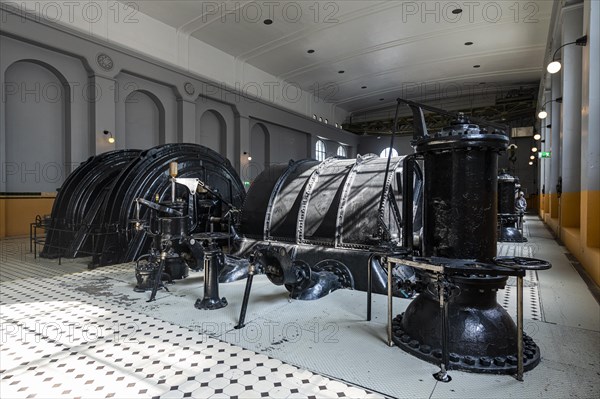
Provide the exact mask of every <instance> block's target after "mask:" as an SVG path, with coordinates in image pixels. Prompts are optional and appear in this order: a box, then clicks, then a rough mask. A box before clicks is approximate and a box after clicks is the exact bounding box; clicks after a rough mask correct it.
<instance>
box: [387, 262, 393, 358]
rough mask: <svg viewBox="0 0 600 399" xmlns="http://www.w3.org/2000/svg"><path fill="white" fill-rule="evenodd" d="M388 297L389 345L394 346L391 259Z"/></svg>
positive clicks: (388, 268)
mask: <svg viewBox="0 0 600 399" xmlns="http://www.w3.org/2000/svg"><path fill="white" fill-rule="evenodd" d="M387 299H388V325H387V338H388V346H393V345H394V342H393V341H392V313H393V304H392V299H393V297H392V262H390V261H389V260H388V262H387Z"/></svg>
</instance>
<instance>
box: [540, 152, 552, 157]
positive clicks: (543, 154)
mask: <svg viewBox="0 0 600 399" xmlns="http://www.w3.org/2000/svg"><path fill="white" fill-rule="evenodd" d="M540 158H550V151H540Z"/></svg>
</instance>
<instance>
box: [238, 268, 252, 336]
mask: <svg viewBox="0 0 600 399" xmlns="http://www.w3.org/2000/svg"><path fill="white" fill-rule="evenodd" d="M255 271H256V269H255V267H254V264H253V263H250V265H249V266H248V279H247V280H246V289H245V290H244V299H243V300H242V309H241V311H240V319H239V321H238V324H237V326H235V327H234V328H236V329H240V328H243V327H244V326H245V324H244V323H245V321H246V310H248V301H249V300H250V289H251V288H252V279H253V278H254V273H255Z"/></svg>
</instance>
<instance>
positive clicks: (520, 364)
mask: <svg viewBox="0 0 600 399" xmlns="http://www.w3.org/2000/svg"><path fill="white" fill-rule="evenodd" d="M517 380H519V381H523V276H521V275H519V276H517Z"/></svg>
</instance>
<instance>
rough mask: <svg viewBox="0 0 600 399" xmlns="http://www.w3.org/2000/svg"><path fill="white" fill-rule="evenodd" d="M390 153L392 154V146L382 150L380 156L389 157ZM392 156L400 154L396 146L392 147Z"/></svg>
mask: <svg viewBox="0 0 600 399" xmlns="http://www.w3.org/2000/svg"><path fill="white" fill-rule="evenodd" d="M389 154H390V148H389V147H388V148H386V149H385V150H383V151H381V154H379V156H380V157H381V158H387V157H388V155H389ZM392 156H393V157H397V156H398V151H396V150H395V149H394V148H392Z"/></svg>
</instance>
